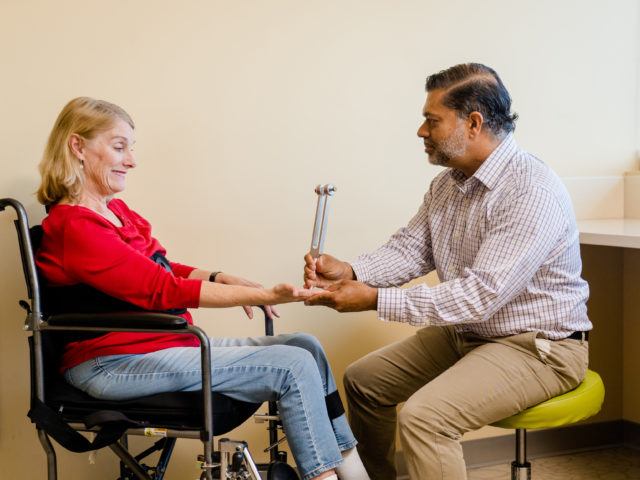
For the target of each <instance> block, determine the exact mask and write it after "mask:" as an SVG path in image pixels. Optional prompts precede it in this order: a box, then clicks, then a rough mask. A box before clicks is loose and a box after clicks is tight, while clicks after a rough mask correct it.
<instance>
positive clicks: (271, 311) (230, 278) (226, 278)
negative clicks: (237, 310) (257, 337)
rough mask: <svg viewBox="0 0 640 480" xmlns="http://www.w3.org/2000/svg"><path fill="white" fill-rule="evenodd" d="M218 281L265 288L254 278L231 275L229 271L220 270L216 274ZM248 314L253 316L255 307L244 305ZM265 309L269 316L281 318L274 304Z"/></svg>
mask: <svg viewBox="0 0 640 480" xmlns="http://www.w3.org/2000/svg"><path fill="white" fill-rule="evenodd" d="M216 283H223V284H225V285H243V286H245V287H254V288H264V287H263V286H262V285H260V284H259V283H258V282H254V281H252V280H247V279H246V278H242V277H236V276H235V275H229V274H228V273H224V272H220V273H219V274H218V275H216ZM242 308H243V309H244V311H245V313H246V314H247V317H249V318H253V308H251V307H247V306H244V307H242ZM265 310H266V313H267V317H269V318H273V317H276V318H280V314H279V313H278V311H277V310H276V308H275V306H274V305H266V306H265Z"/></svg>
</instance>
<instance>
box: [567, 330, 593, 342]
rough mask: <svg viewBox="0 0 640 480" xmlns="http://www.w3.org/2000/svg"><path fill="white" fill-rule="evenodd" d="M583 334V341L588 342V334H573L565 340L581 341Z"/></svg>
mask: <svg viewBox="0 0 640 480" xmlns="http://www.w3.org/2000/svg"><path fill="white" fill-rule="evenodd" d="M583 334H584V341H585V342H588V341H589V332H573V333H572V334H571V335H569V336H568V337H567V338H570V339H571V340H582V335H583Z"/></svg>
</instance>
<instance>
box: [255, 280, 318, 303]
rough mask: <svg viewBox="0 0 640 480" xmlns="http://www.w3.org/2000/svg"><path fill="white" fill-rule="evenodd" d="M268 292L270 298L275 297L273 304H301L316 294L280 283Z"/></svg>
mask: <svg viewBox="0 0 640 480" xmlns="http://www.w3.org/2000/svg"><path fill="white" fill-rule="evenodd" d="M267 292H268V293H269V296H270V297H273V303H290V302H301V301H303V300H305V299H306V298H309V297H310V296H312V295H313V294H314V292H312V291H311V290H307V289H306V288H298V287H295V286H293V285H290V284H288V283H280V284H278V285H276V286H275V287H273V288H271V289H269V290H267ZM269 303H271V302H269Z"/></svg>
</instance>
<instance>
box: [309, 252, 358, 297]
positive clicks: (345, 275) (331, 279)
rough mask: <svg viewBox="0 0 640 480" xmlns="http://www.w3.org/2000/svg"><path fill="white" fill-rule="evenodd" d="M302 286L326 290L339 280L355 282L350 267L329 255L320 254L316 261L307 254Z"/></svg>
mask: <svg viewBox="0 0 640 480" xmlns="http://www.w3.org/2000/svg"><path fill="white" fill-rule="evenodd" d="M304 264H305V265H304V286H305V287H306V288H311V287H321V288H327V287H328V286H329V285H332V284H334V283H336V282H337V281H340V280H355V275H354V273H353V269H352V268H351V265H349V264H348V263H347V262H341V261H340V260H338V259H337V258H335V257H332V256H331V255H327V254H322V255H320V256H319V257H318V258H317V259H316V258H313V257H312V256H311V254H309V253H307V254H306V255H305V256H304Z"/></svg>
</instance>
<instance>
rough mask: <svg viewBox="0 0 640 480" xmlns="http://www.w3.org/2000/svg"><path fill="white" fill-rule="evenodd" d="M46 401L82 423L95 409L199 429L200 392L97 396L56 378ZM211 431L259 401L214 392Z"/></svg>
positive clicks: (232, 423)
mask: <svg viewBox="0 0 640 480" xmlns="http://www.w3.org/2000/svg"><path fill="white" fill-rule="evenodd" d="M45 398H46V400H45V403H46V404H47V406H49V407H50V408H51V409H53V410H54V411H56V412H60V414H61V416H62V418H63V420H64V421H66V422H69V423H76V422H79V423H84V419H85V417H87V416H88V415H90V414H91V413H93V412H95V411H98V410H114V411H118V412H121V413H123V414H124V415H126V416H127V417H128V418H129V419H131V420H135V421H139V422H142V423H144V424H145V425H146V424H148V425H149V426H152V427H156V428H170V429H176V430H200V429H201V428H202V425H203V419H202V392H201V391H196V392H169V393H160V394H156V395H150V396H147V397H142V398H136V399H131V400H118V401H111V400H99V399H96V398H93V397H91V396H89V395H87V394H86V393H84V392H82V391H81V390H78V389H77V388H75V387H73V386H71V385H69V384H68V383H67V382H66V381H65V380H64V379H62V378H59V379H56V380H55V381H53V382H51V383H50V384H49V385H48V386H47V389H46V397H45ZM212 403H213V433H214V435H222V434H225V433H227V432H228V431H230V430H232V429H234V428H236V427H237V426H239V425H240V424H242V423H243V422H244V421H245V420H247V419H248V418H249V417H251V415H253V414H254V413H255V411H256V410H257V409H258V408H259V407H260V404H256V403H247V402H241V401H239V400H234V399H232V398H230V397H227V396H225V395H222V394H218V393H215V392H214V393H213V402H212Z"/></svg>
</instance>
